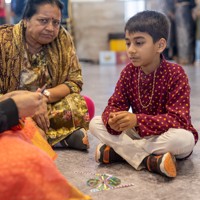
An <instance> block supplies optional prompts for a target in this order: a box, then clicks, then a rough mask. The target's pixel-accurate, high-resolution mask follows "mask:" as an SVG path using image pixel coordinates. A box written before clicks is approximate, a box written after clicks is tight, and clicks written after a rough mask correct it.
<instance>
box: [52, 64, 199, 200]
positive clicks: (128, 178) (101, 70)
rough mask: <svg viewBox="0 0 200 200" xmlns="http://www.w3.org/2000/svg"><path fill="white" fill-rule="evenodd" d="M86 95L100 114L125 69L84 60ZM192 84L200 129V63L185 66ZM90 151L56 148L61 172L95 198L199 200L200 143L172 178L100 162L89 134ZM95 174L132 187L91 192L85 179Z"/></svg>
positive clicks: (193, 108)
mask: <svg viewBox="0 0 200 200" xmlns="http://www.w3.org/2000/svg"><path fill="white" fill-rule="evenodd" d="M82 67H83V76H84V87H83V94H84V95H87V96H90V97H91V98H92V99H93V100H94V102H95V105H96V115H100V114H101V112H102V110H103V109H104V107H105V105H106V104H107V100H108V97H109V96H110V95H111V94H112V92H113V89H114V86H115V83H116V81H117V79H118V77H119V73H120V71H121V70H122V67H120V66H99V65H92V64H86V63H82ZM184 69H185V70H186V73H187V74H188V76H189V80H190V85H191V116H192V122H193V125H194V126H195V128H196V129H197V130H198V131H200V64H199V65H198V64H196V65H195V66H186V67H184ZM89 139H90V149H89V151H88V152H80V151H75V150H57V153H58V159H57V161H56V164H57V166H58V168H59V170H60V171H61V173H62V174H63V175H64V176H65V177H66V178H67V179H68V181H69V182H71V183H72V184H73V185H74V186H76V187H77V188H78V189H79V190H81V191H82V192H84V193H85V194H88V195H90V196H91V197H92V198H93V199H94V200H107V199H111V200H146V199H148V200H180V199H181V200H198V199H200V143H199V142H198V143H197V145H196V147H195V149H194V152H193V154H192V156H191V157H190V158H189V159H188V160H185V161H181V162H178V163H177V169H178V176H177V177H176V178H175V179H173V180H169V179H167V178H165V177H162V176H160V175H156V174H151V173H149V172H147V171H146V170H143V171H135V170H134V169H133V168H132V167H131V166H129V165H128V164H125V163H122V164H111V165H99V164H98V163H96V162H95V160H94V152H95V147H96V145H97V144H98V141H97V139H96V138H94V137H93V136H92V135H90V134H89ZM95 174H111V175H114V176H116V177H118V178H120V179H121V184H122V185H125V184H131V183H132V184H134V185H133V186H131V187H125V188H119V189H112V190H107V191H99V192H91V191H90V189H91V188H90V187H89V186H87V184H86V182H87V180H88V179H90V178H94V177H95Z"/></svg>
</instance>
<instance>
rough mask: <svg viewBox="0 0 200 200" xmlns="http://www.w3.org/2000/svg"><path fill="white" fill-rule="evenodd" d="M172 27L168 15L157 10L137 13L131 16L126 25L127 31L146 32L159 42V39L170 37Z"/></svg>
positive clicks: (154, 40)
mask: <svg viewBox="0 0 200 200" xmlns="http://www.w3.org/2000/svg"><path fill="white" fill-rule="evenodd" d="M169 29H170V23H169V20H168V18H167V16H166V15H165V14H163V13H160V12H157V11H152V10H151V11H150V10H145V11H142V12H139V13H137V14H136V15H134V16H133V17H131V18H130V19H129V20H128V21H127V23H126V25H125V32H126V31H128V32H129V33H135V32H145V33H148V34H149V35H150V36H151V37H152V38H153V42H154V43H155V42H157V41H158V40H159V39H161V38H164V39H165V40H166V41H167V39H168V35H169Z"/></svg>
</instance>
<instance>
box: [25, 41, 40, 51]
mask: <svg viewBox="0 0 200 200" xmlns="http://www.w3.org/2000/svg"><path fill="white" fill-rule="evenodd" d="M25 44H26V49H27V50H28V52H29V53H31V54H36V53H39V52H40V51H41V50H42V48H43V47H42V45H41V46H39V47H33V46H31V45H29V44H28V43H27V42H26V43H25Z"/></svg>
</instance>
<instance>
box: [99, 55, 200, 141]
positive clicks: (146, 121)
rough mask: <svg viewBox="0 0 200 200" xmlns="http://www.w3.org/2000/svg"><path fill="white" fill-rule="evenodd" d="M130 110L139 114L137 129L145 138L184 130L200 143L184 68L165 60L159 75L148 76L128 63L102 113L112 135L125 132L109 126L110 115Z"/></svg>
mask: <svg viewBox="0 0 200 200" xmlns="http://www.w3.org/2000/svg"><path fill="white" fill-rule="evenodd" d="M138 76H139V77H138ZM153 83H154V84H153ZM153 85H154V87H153ZM151 98H152V99H151ZM141 104H142V105H143V106H142V105H141ZM147 105H149V106H148V107H146V106H147ZM130 107H131V108H132V112H133V113H135V114H136V117H137V122H138V127H136V129H137V130H138V133H139V135H140V136H141V137H144V136H150V135H160V134H162V133H164V132H166V131H167V130H168V129H169V128H183V129H186V130H189V131H192V133H193V134H194V138H195V142H197V140H198V133H197V131H196V130H195V129H194V127H193V126H192V124H191V116H190V86H189V83H188V77H187V75H186V73H185V71H184V70H183V68H182V67H181V66H180V65H178V64H176V63H170V62H168V61H166V60H165V59H163V60H162V61H161V64H160V66H159V67H158V69H157V71H156V73H154V72H152V73H150V74H148V75H146V74H145V73H144V72H143V71H142V70H141V68H140V67H135V66H133V64H131V63H130V64H128V65H127V66H126V67H125V68H124V69H123V71H122V72H121V76H120V78H119V80H118V82H117V84H116V87H115V91H114V93H113V95H112V96H111V97H110V99H109V101H108V105H107V107H106V108H105V110H104V112H103V114H102V119H103V122H104V124H105V126H106V127H107V130H108V132H109V133H110V134H114V135H117V134H120V133H121V132H116V131H114V130H112V129H111V128H110V127H109V125H108V117H109V113H110V112H117V111H128V110H129V108H130Z"/></svg>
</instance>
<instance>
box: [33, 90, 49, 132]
mask: <svg viewBox="0 0 200 200" xmlns="http://www.w3.org/2000/svg"><path fill="white" fill-rule="evenodd" d="M38 93H39V92H38ZM39 94H41V93H39ZM41 95H42V94H41ZM42 101H43V104H44V105H43V106H42V108H43V109H44V108H45V112H40V111H39V112H36V113H35V115H34V117H33V120H34V121H35V122H36V124H37V125H38V126H39V127H40V128H41V129H42V130H43V131H44V132H47V131H48V128H49V126H50V122H49V117H48V112H47V99H46V97H45V96H44V95H42Z"/></svg>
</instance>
